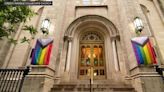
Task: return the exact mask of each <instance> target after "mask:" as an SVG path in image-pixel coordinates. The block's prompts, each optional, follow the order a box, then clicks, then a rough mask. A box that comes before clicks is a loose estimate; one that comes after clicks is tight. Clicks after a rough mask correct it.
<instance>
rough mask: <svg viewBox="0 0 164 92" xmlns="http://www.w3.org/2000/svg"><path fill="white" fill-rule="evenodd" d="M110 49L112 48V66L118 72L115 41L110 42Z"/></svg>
mask: <svg viewBox="0 0 164 92" xmlns="http://www.w3.org/2000/svg"><path fill="white" fill-rule="evenodd" d="M112 47H113V58H114V66H115V70H116V71H119V63H118V58H117V50H116V40H115V39H113V40H112Z"/></svg>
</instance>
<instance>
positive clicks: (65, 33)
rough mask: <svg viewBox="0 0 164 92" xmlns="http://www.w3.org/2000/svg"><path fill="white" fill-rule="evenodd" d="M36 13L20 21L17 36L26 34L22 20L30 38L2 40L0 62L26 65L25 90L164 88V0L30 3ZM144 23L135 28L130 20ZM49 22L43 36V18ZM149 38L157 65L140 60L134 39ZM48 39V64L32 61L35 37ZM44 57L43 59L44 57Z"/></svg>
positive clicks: (157, 91) (136, 91)
mask: <svg viewBox="0 0 164 92" xmlns="http://www.w3.org/2000/svg"><path fill="white" fill-rule="evenodd" d="M32 8H33V9H34V11H35V12H37V13H38V14H37V15H36V16H34V17H33V18H32V19H31V20H30V21H28V22H26V23H22V24H20V26H19V28H18V31H17V33H16V34H15V39H18V40H19V39H21V38H22V37H24V36H27V37H30V35H29V34H28V33H27V32H24V31H22V27H23V25H25V24H26V25H33V26H35V27H36V28H37V30H38V34H37V35H36V37H35V39H34V40H31V42H30V43H29V44H28V43H22V44H17V45H12V44H11V45H10V46H8V45H6V44H7V42H5V41H3V42H1V43H2V45H1V49H0V53H1V57H2V58H1V62H2V63H1V67H2V68H18V67H26V66H30V69H31V71H30V73H29V74H28V75H27V77H26V79H25V81H24V85H23V89H22V90H23V92H89V89H90V88H89V86H90V83H91V85H92V88H93V89H92V92H163V91H164V80H162V77H161V75H159V74H158V73H157V72H156V71H155V65H158V66H159V67H164V2H163V0H53V5H52V6H35V7H32ZM136 17H139V18H141V20H142V21H143V26H144V28H143V29H142V32H141V33H139V34H138V33H136V31H135V26H134V19H135V18H136ZM44 19H48V20H49V21H50V27H49V34H48V35H46V36H45V35H43V34H42V31H41V25H42V21H43V20H44ZM136 37H138V38H139V37H140V38H142V37H147V38H148V39H149V40H150V43H151V46H152V48H153V51H154V53H155V57H154V58H155V60H156V64H154V63H151V64H146V65H145V64H139V63H137V62H138V61H139V60H138V59H137V54H136V53H135V49H134V47H133V45H132V39H133V38H136ZM49 38H51V40H52V50H51V52H50V54H49V63H48V64H46V65H45V64H43V63H42V64H38V63H36V64H32V63H31V62H32V59H33V56H32V55H33V53H32V51H33V50H34V51H33V52H35V48H36V44H37V41H38V39H42V42H43V43H44V39H49ZM43 62H44V61H43Z"/></svg>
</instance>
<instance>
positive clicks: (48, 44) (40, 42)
mask: <svg viewBox="0 0 164 92" xmlns="http://www.w3.org/2000/svg"><path fill="white" fill-rule="evenodd" d="M52 42H53V39H52V38H47V39H37V42H36V45H35V48H34V51H33V53H32V61H31V64H32V65H48V64H49V61H50V55H51V50H52Z"/></svg>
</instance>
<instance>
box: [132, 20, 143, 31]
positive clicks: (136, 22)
mask: <svg viewBox="0 0 164 92" xmlns="http://www.w3.org/2000/svg"><path fill="white" fill-rule="evenodd" d="M134 26H135V30H136V32H137V33H138V32H141V31H142V30H143V28H144V26H143V22H142V20H141V19H140V18H139V17H135V18H134Z"/></svg>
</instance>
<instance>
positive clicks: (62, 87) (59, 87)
mask: <svg viewBox="0 0 164 92" xmlns="http://www.w3.org/2000/svg"><path fill="white" fill-rule="evenodd" d="M91 87H92V92H135V91H134V88H133V87H132V86H130V85H119V84H118V85H116V84H115V85H113V84H92V85H91ZM90 90H91V88H90V84H54V85H53V88H52V89H51V92H90Z"/></svg>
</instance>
